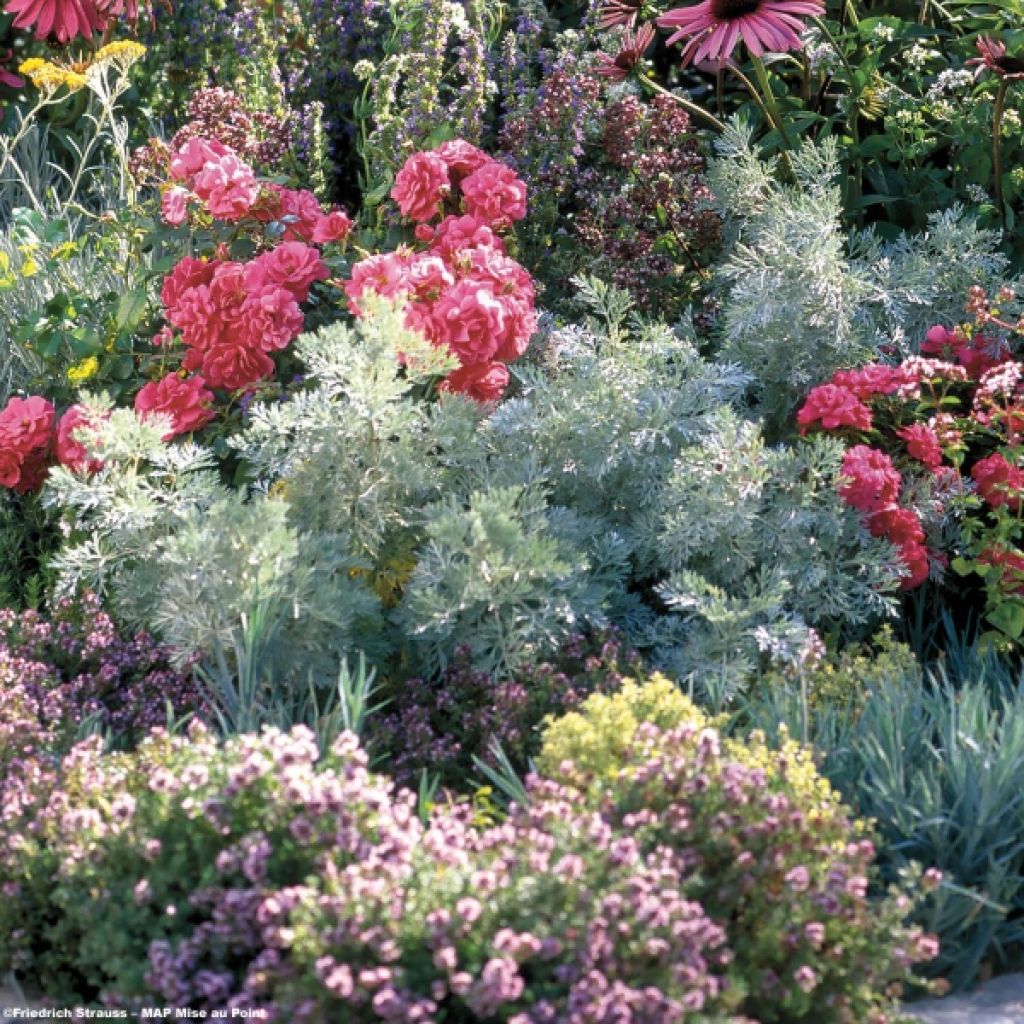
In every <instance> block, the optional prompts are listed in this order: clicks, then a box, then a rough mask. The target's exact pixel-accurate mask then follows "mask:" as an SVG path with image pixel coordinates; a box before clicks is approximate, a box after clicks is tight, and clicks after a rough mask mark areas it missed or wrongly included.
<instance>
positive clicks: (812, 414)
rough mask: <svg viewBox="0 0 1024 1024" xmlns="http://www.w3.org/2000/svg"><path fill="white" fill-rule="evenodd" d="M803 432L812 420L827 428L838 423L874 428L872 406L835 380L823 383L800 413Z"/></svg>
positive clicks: (798, 416)
mask: <svg viewBox="0 0 1024 1024" xmlns="http://www.w3.org/2000/svg"><path fill="white" fill-rule="evenodd" d="M796 421H797V423H799V424H800V433H801V434H803V433H805V432H806V430H807V428H808V427H809V426H810V425H811V424H812V423H820V424H821V426H822V427H823V428H824V429H825V430H836V429H837V428H838V427H856V429H857V430H870V429H871V410H870V409H869V408H868V407H867V406H866V405H865V404H864V403H863V402H862V401H860V399H859V398H857V396H856V395H855V394H854V393H853V392H852V391H849V390H848V389H847V388H843V387H837V386H836V385H835V384H822V385H820V386H819V387H816V388H814V390H812V391H811V393H810V394H809V395H808V396H807V400H806V401H805V402H804V404H803V406H802V407H801V408H800V411H799V412H798V413H797V416H796Z"/></svg>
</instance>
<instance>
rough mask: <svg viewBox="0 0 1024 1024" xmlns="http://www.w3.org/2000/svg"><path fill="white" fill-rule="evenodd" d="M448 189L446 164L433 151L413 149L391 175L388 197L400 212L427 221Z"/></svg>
mask: <svg viewBox="0 0 1024 1024" xmlns="http://www.w3.org/2000/svg"><path fill="white" fill-rule="evenodd" d="M450 191H451V181H450V180H449V177H448V165H447V164H446V163H445V162H444V160H443V159H442V158H441V157H439V156H438V155H437V154H436V153H413V154H412V156H410V157H409V159H408V160H406V161H405V164H404V166H403V167H402V169H401V170H400V171H399V172H398V174H397V175H396V177H395V187H394V188H393V189H392V190H391V198H392V199H394V201H395V202H396V203H398V208H399V209H400V210H401V211H402V215H403V216H405V217H410V218H411V219H412V220H418V221H428V220H433V219H434V217H436V216H437V213H438V210H439V209H440V207H441V203H442V202H443V200H444V197H445V196H446V195H447V194H448V193H449V192H450Z"/></svg>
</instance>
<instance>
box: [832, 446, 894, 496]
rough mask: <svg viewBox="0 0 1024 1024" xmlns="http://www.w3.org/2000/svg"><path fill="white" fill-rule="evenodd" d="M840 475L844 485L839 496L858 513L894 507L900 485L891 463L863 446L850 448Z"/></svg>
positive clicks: (872, 449) (881, 454)
mask: <svg viewBox="0 0 1024 1024" xmlns="http://www.w3.org/2000/svg"><path fill="white" fill-rule="evenodd" d="M842 475H843V476H844V477H845V478H846V481H845V482H844V483H843V484H841V485H840V487H839V493H840V494H841V495H842V497H843V499H844V500H845V502H846V503H847V505H851V506H852V507H853V508H855V509H858V510H859V511H861V512H877V511H878V510H879V509H881V508H883V507H884V506H886V505H893V504H895V502H896V499H897V498H898V497H899V493H900V487H901V486H902V483H903V480H902V477H901V476H900V472H899V470H898V469H897V468H896V467H895V466H894V465H893V463H892V459H890V458H889V456H888V455H886V454H885V452H881V451H879V450H878V449H877V448H871V447H869V446H868V445H865V444H858V445H854V447H852V448H850V449H849V451H847V452H846V454H845V455H844V456H843V467H842Z"/></svg>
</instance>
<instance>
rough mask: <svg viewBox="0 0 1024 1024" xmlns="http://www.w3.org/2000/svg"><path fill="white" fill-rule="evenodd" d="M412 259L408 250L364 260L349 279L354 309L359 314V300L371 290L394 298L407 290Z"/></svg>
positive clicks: (352, 307)
mask: <svg viewBox="0 0 1024 1024" xmlns="http://www.w3.org/2000/svg"><path fill="white" fill-rule="evenodd" d="M411 262H412V260H411V257H410V255H409V253H408V252H403V251H402V250H397V251H396V252H388V253H380V254H378V255H376V256H369V257H367V259H365V260H360V261H359V262H358V263H357V264H356V265H355V266H354V267H353V268H352V276H351V278H350V279H349V280H348V281H346V282H345V294H346V295H347V296H348V299H349V303H348V308H349V310H350V312H352V313H353V314H355V315H356V316H359V315H360V314H361V310H360V308H359V300H360V299H361V298H362V297H363V295H365V294H366V293H367V292H370V293H371V294H374V295H380V296H381V297H383V298H385V299H393V298H395V297H396V296H398V295H400V294H401V293H402V292H403V291H405V290H406V285H407V279H408V275H409V266H410V264H411Z"/></svg>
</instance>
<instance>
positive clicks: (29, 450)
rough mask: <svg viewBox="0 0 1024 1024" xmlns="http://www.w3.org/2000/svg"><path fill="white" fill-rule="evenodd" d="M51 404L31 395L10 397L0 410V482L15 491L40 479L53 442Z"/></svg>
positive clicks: (35, 484)
mask: <svg viewBox="0 0 1024 1024" xmlns="http://www.w3.org/2000/svg"><path fill="white" fill-rule="evenodd" d="M53 427H54V410H53V406H52V405H51V404H50V403H49V402H48V401H46V399H45V398H40V397H39V396H38V395H31V396H29V397H28V398H12V399H11V400H10V401H9V402H8V403H7V406H6V408H5V409H4V410H3V411H2V412H0V484H2V485H3V486H4V487H11V488H13V489H14V490H15V491H17V492H18V493H19V494H27V493H28V492H29V491H34V490H36V488H38V487H39V485H40V484H41V483H42V482H43V478H44V477H45V476H46V469H47V465H48V463H49V457H50V449H51V447H52V445H53Z"/></svg>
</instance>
